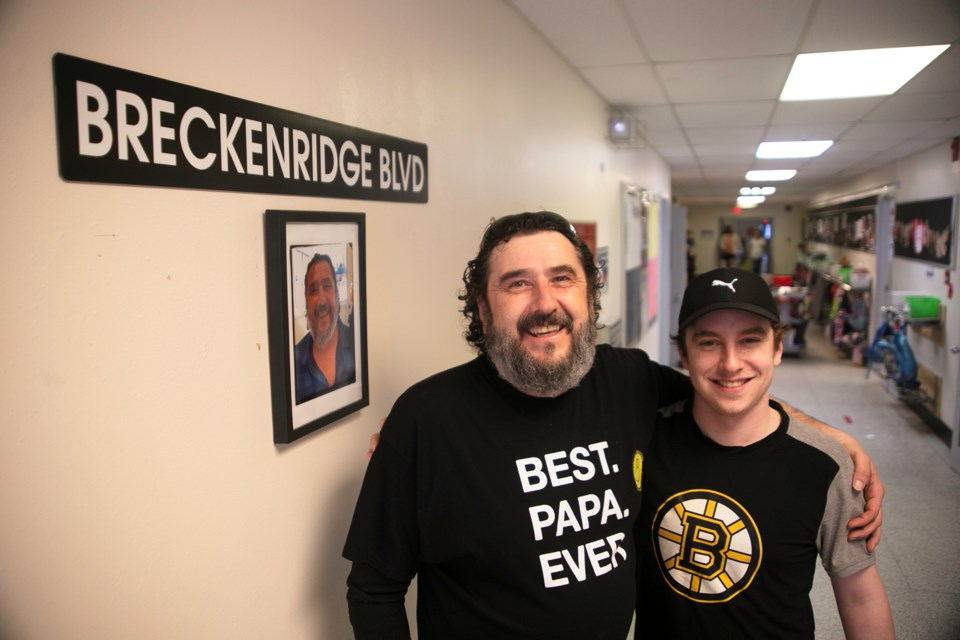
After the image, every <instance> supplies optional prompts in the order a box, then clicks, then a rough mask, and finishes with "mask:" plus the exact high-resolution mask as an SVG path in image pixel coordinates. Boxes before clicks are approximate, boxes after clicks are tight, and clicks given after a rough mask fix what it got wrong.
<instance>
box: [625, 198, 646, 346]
mask: <svg viewBox="0 0 960 640" xmlns="http://www.w3.org/2000/svg"><path fill="white" fill-rule="evenodd" d="M621 201H622V206H623V238H624V253H623V257H624V271H625V273H624V283H623V285H624V289H625V295H624V298H623V305H624V306H623V316H624V318H625V321H624V330H623V337H624V342H623V344H624V346H626V347H636V346H637V345H638V344H639V342H640V338H641V334H642V332H643V300H644V297H645V289H646V284H647V281H646V251H647V245H646V241H647V238H646V220H645V219H644V214H645V212H646V210H645V209H644V206H643V199H642V196H641V190H640V189H638V188H637V187H635V186H633V185H627V184H624V185H622V186H621Z"/></svg>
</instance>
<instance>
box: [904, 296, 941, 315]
mask: <svg viewBox="0 0 960 640" xmlns="http://www.w3.org/2000/svg"><path fill="white" fill-rule="evenodd" d="M904 302H906V303H907V310H908V311H909V313H910V319H911V320H936V319H937V318H939V317H940V298H937V297H935V296H906V297H904Z"/></svg>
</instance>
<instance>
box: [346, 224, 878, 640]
mask: <svg viewBox="0 0 960 640" xmlns="http://www.w3.org/2000/svg"><path fill="white" fill-rule="evenodd" d="M463 280H464V286H465V288H464V291H463V293H462V295H461V296H460V299H461V300H462V301H463V303H464V307H463V309H462V312H463V314H464V316H465V317H466V318H467V320H468V322H469V326H468V329H467V333H466V337H467V341H468V342H469V343H470V344H471V345H472V346H473V347H474V348H476V350H477V351H478V357H477V358H475V359H474V360H472V361H469V362H467V363H465V364H462V365H459V366H457V367H454V368H452V369H449V370H447V371H444V372H442V373H439V374H436V375H434V376H431V377H429V378H427V379H426V380H423V381H421V382H418V383H417V384H415V385H413V386H412V387H411V388H410V389H408V390H407V391H406V392H404V393H403V394H402V395H401V396H400V397H399V398H398V400H397V401H396V403H395V404H394V407H393V409H392V410H391V411H390V414H389V416H388V417H387V419H386V421H385V423H384V425H383V429H382V432H381V434H380V439H379V444H378V445H377V446H376V448H375V450H374V451H373V455H372V457H371V459H370V463H369V466H368V468H367V473H366V476H365V477H364V480H363V486H362V488H361V490H360V496H359V498H358V499H357V505H356V509H355V511H354V516H353V521H352V523H351V525H350V530H349V533H348V535H347V540H346V543H345V545H344V551H343V555H344V557H346V558H347V559H349V560H350V561H351V562H352V566H351V571H350V575H349V578H348V580H347V602H348V607H349V615H350V622H351V624H352V625H353V629H354V633H355V635H356V637H357V638H358V639H359V640H365V639H368V638H369V639H376V640H391V639H394V638H408V637H409V634H410V630H409V625H408V622H407V618H406V612H405V608H404V598H405V594H406V591H407V588H408V586H409V584H410V582H411V580H412V579H413V578H414V577H415V576H416V577H417V591H418V601H417V623H418V633H419V637H420V638H422V639H423V640H430V639H431V638H442V639H446V638H477V639H489V638H519V637H528V638H529V637H541V638H551V639H560V640H562V639H565V638H570V639H582V638H591V639H602V638H613V639H616V640H621V639H622V638H624V637H626V635H627V632H628V629H629V627H630V622H631V618H632V614H633V610H634V607H635V605H636V601H635V594H636V578H635V574H636V566H637V565H636V553H635V545H634V538H633V531H634V523H635V522H636V519H637V515H638V514H639V510H640V497H641V494H640V491H639V481H640V462H641V460H642V452H643V451H644V450H645V449H646V446H647V441H648V440H649V438H650V436H651V433H652V428H653V424H654V420H655V415H656V408H657V407H658V406H667V405H670V404H673V403H674V402H676V401H678V400H680V399H682V398H684V397H689V396H690V395H691V392H692V387H691V385H690V381H689V379H688V378H687V376H685V375H683V374H682V373H679V372H677V371H675V370H673V369H671V368H670V367H664V366H662V365H658V364H656V363H654V362H652V361H651V360H650V359H649V357H648V356H647V355H646V354H645V353H644V352H643V351H640V350H638V349H620V348H613V347H611V346H609V345H596V344H595V341H596V330H597V322H598V318H599V312H600V281H599V273H598V269H597V266H596V264H595V262H594V260H593V256H592V255H591V254H590V250H589V249H588V248H587V247H586V245H585V244H584V242H583V241H582V240H581V239H580V238H578V237H577V235H576V232H575V231H574V229H573V227H572V226H571V225H570V223H569V222H568V221H567V220H566V219H564V218H563V217H562V216H559V215H557V214H555V213H550V212H538V213H522V214H516V215H512V216H505V217H502V218H499V219H497V220H494V221H493V222H491V223H490V225H489V226H488V227H487V229H486V231H485V233H484V235H483V239H482V240H481V243H480V249H479V252H478V255H477V256H476V258H474V259H473V260H471V261H469V263H468V264H467V268H466V270H465V271H464V276H463ZM823 427H824V428H825V429H830V428H829V427H826V426H825V425H823ZM831 431H834V430H831ZM836 433H837V434H838V437H840V438H842V439H843V440H844V441H845V442H846V443H847V445H849V446H850V447H851V452H854V451H855V450H859V446H858V445H856V443H855V441H853V439H852V438H850V437H849V436H845V435H842V434H840V433H839V432H836ZM372 444H375V443H372ZM861 454H862V450H860V451H858V452H857V454H856V455H857V458H858V459H859V460H860V462H859V464H858V467H861V468H862V471H863V472H864V473H863V478H864V479H865V478H867V477H870V479H871V483H870V484H869V485H868V486H867V489H866V492H867V497H868V501H867V504H868V506H869V507H870V508H869V509H868V510H867V512H865V514H864V515H863V516H861V517H860V518H857V519H855V520H856V521H852V522H851V523H850V524H851V526H863V525H864V524H865V523H869V524H866V525H865V528H863V529H858V530H855V531H853V532H852V533H851V535H853V536H854V537H860V538H863V537H869V538H870V540H871V544H876V543H877V542H878V541H879V525H880V521H879V520H880V519H879V517H878V516H879V515H880V509H879V500H880V497H881V496H882V492H883V488H882V485H881V484H880V482H879V478H877V477H876V475H875V474H872V475H871V474H869V473H868V471H869V470H870V467H871V464H870V463H869V461H868V460H866V459H865V454H862V455H861ZM861 465H862V466H861ZM859 486H862V484H861V485H859Z"/></svg>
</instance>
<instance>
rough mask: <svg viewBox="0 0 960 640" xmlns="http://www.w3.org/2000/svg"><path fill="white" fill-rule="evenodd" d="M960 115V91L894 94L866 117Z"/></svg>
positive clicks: (876, 118) (929, 117) (942, 118)
mask: <svg viewBox="0 0 960 640" xmlns="http://www.w3.org/2000/svg"><path fill="white" fill-rule="evenodd" d="M954 88H955V87H954ZM957 117H960V91H948V92H946V93H910V94H906V95H898V94H894V95H892V96H890V97H889V98H887V99H886V101H884V103H883V104H881V105H880V106H879V107H877V108H876V109H874V110H873V111H871V112H870V115H868V116H867V117H866V120H868V121H871V122H872V121H877V120H945V119H947V118H957Z"/></svg>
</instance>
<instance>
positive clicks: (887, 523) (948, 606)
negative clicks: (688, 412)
mask: <svg viewBox="0 0 960 640" xmlns="http://www.w3.org/2000/svg"><path fill="white" fill-rule="evenodd" d="M807 334H808V335H807V340H808V345H807V350H806V353H805V354H804V355H803V356H802V357H795V356H793V357H792V356H786V357H784V360H783V363H782V364H781V365H780V367H779V368H778V369H777V372H776V375H775V377H774V382H773V387H772V388H771V393H772V394H773V395H774V396H775V397H778V398H781V399H783V400H785V401H787V402H790V403H792V404H794V405H795V406H796V407H797V408H799V409H801V410H803V411H806V412H807V413H809V414H811V415H813V416H814V417H816V418H819V419H821V420H823V421H825V422H827V423H829V424H832V425H834V426H836V427H838V428H841V429H844V430H845V431H848V432H849V433H851V434H852V435H854V436H855V437H856V438H857V439H858V440H859V441H860V442H861V443H862V444H863V445H864V447H865V448H866V449H867V451H868V452H869V453H870V455H871V456H872V457H873V459H874V461H875V462H876V464H877V466H878V467H879V469H880V475H881V478H882V479H883V482H884V484H885V485H886V490H887V493H886V498H885V499H884V523H883V538H882V540H881V543H880V547H879V549H878V550H877V558H878V563H879V569H880V574H881V576H882V577H883V581H884V584H885V586H886V588H887V593H888V595H889V598H890V604H891V607H892V609H893V618H894V623H895V625H896V629H897V637H898V638H902V639H904V640H958V639H960V553H958V551H957V546H958V544H960V538H958V528H960V474H957V473H955V472H954V471H953V470H952V469H951V468H950V465H949V461H948V458H949V449H948V447H947V445H946V444H945V443H944V442H943V440H941V439H940V438H939V437H938V436H937V435H935V434H934V433H933V432H932V431H931V430H930V429H929V427H927V426H926V425H925V424H924V423H923V422H922V421H921V420H920V418H919V417H917V415H916V414H915V413H913V412H912V411H911V410H910V409H909V408H907V407H906V406H905V405H903V404H902V403H900V402H899V401H897V400H894V399H893V398H892V397H891V396H890V395H888V394H887V393H886V391H885V390H884V387H883V383H882V382H881V381H880V380H879V379H877V377H876V376H875V375H873V374H871V376H870V379H869V380H866V379H865V375H866V372H865V370H864V369H863V368H860V367H855V366H854V365H853V364H852V363H851V362H850V360H849V359H847V358H841V357H839V355H838V352H837V351H836V350H835V349H834V348H833V347H832V346H831V345H830V344H829V343H828V342H827V341H826V339H825V338H824V337H823V335H822V330H821V329H820V328H818V327H816V326H812V327H810V330H809V331H808V332H807ZM949 392H950V391H948V393H949ZM812 599H813V606H814V610H815V612H816V617H817V638H818V639H822V640H834V639H836V638H840V639H842V638H843V629H842V627H841V625H840V619H839V616H838V615H837V612H836V607H835V605H834V600H833V592H832V590H831V588H830V581H829V579H828V578H827V577H826V574H825V573H824V572H823V570H822V568H820V567H819V566H818V569H817V576H816V579H815V582H814V589H813V594H812Z"/></svg>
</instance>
